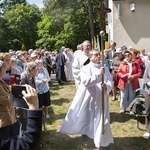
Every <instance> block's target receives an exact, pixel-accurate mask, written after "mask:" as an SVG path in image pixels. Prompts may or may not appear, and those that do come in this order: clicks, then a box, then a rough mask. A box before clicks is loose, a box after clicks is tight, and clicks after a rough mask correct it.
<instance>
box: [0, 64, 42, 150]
mask: <svg viewBox="0 0 150 150" xmlns="http://www.w3.org/2000/svg"><path fill="white" fill-rule="evenodd" d="M0 64H1V62H0ZM22 94H23V98H24V100H25V101H26V103H27V105H28V107H29V110H28V118H27V120H28V123H27V127H26V130H25V131H24V133H23V135H22V137H18V136H17V135H11V136H10V134H7V135H4V134H3V133H2V132H1V131H2V130H3V128H0V143H1V144H0V149H12V150H15V149H18V150H25V149H32V150H39V149H40V137H41V131H42V111H41V110H39V106H38V97H37V92H36V90H35V89H34V88H32V87H31V86H29V85H26V91H22ZM0 101H1V98H0ZM8 111H9V109H8ZM9 129H11V130H13V129H14V126H13V125H10V126H9Z"/></svg>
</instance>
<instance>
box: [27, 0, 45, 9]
mask: <svg viewBox="0 0 150 150" xmlns="http://www.w3.org/2000/svg"><path fill="white" fill-rule="evenodd" d="M27 2H28V3H29V4H35V5H37V6H38V7H39V8H42V7H43V0H27Z"/></svg>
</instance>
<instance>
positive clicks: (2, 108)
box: [0, 60, 17, 136]
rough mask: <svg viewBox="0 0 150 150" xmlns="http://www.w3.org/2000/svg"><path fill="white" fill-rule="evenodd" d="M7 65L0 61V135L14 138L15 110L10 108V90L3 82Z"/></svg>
mask: <svg viewBox="0 0 150 150" xmlns="http://www.w3.org/2000/svg"><path fill="white" fill-rule="evenodd" d="M6 70H7V65H6V64H5V63H4V62H3V61H1V60H0V93H1V94H0V133H1V135H3V136H14V135H16V134H17V133H16V130H15V128H14V126H15V123H16V122H17V121H16V115H15V108H14V107H13V106H12V95H11V89H10V87H9V85H8V84H6V83H5V82H4V80H3V76H4V75H5V73H6Z"/></svg>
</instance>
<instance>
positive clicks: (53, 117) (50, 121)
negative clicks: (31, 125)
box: [45, 113, 66, 124]
mask: <svg viewBox="0 0 150 150" xmlns="http://www.w3.org/2000/svg"><path fill="white" fill-rule="evenodd" d="M65 116H66V113H61V114H51V115H50V118H49V119H46V120H45V122H46V124H53V123H54V122H55V121H56V120H59V119H64V118H65Z"/></svg>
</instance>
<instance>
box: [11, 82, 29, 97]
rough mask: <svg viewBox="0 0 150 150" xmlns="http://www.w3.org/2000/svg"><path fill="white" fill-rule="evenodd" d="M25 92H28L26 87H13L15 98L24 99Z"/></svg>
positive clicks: (15, 85)
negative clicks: (23, 93)
mask: <svg viewBox="0 0 150 150" xmlns="http://www.w3.org/2000/svg"><path fill="white" fill-rule="evenodd" d="M23 90H25V91H26V86H25V85H17V84H14V85H12V95H13V96H14V97H18V98H22V96H23V95H22V91H23Z"/></svg>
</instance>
